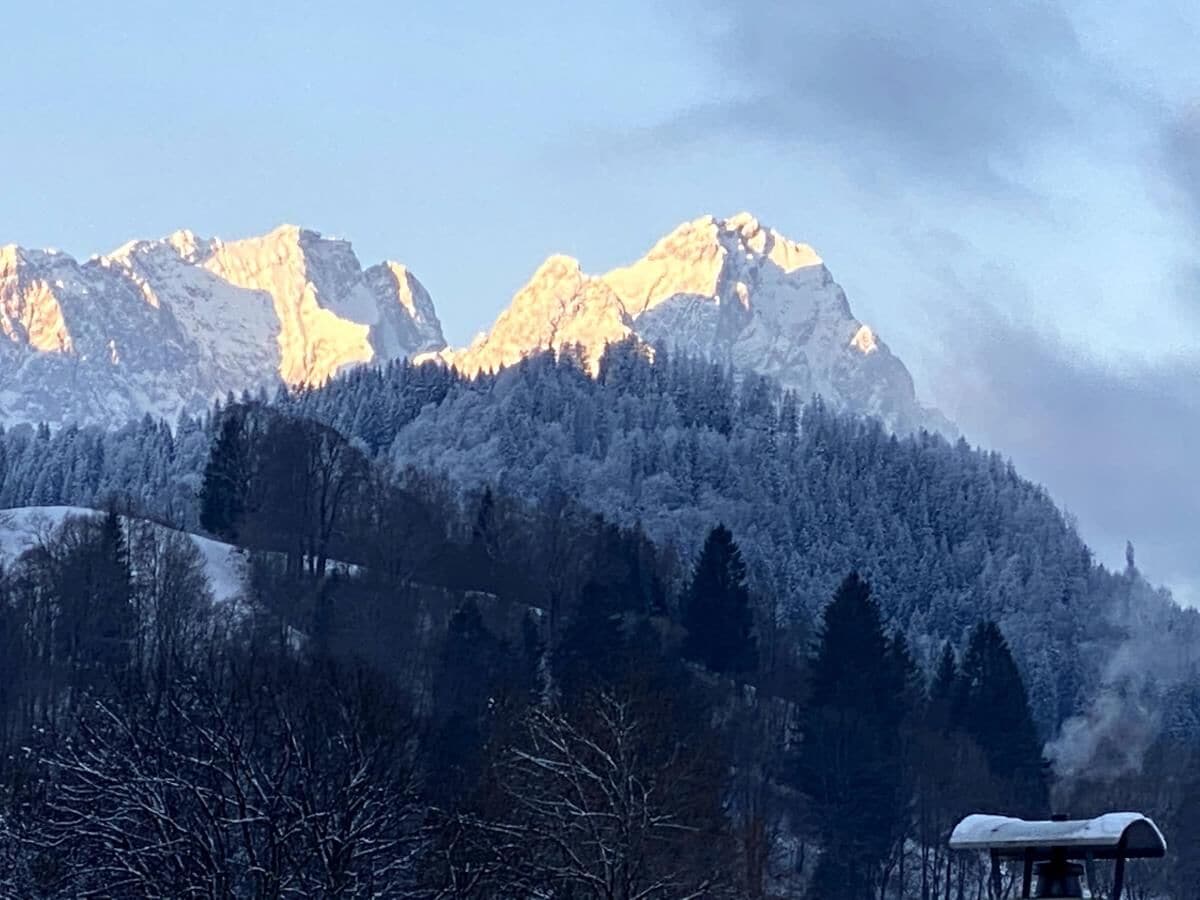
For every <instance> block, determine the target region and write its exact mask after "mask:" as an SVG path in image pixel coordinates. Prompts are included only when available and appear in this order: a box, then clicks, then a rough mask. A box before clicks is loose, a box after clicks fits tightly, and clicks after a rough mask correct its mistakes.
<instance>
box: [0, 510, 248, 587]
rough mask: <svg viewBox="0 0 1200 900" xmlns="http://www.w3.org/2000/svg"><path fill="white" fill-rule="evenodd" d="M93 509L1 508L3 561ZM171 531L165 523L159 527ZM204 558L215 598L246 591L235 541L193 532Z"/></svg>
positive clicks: (0, 559)
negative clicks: (223, 541)
mask: <svg viewBox="0 0 1200 900" xmlns="http://www.w3.org/2000/svg"><path fill="white" fill-rule="evenodd" d="M97 515H100V513H98V512H96V511H95V510H93V509H85V508H83V507H78V506H23V507H20V508H19V509H0V562H2V563H4V564H5V565H10V564H11V563H12V562H13V561H14V560H16V558H17V557H18V556H20V555H21V554H22V553H24V552H25V551H26V550H28V549H29V548H30V547H33V546H34V545H36V543H37V542H38V540H39V539H41V538H44V537H46V536H48V535H49V534H50V532H51V531H53V530H54V529H55V528H57V527H58V526H59V525H61V524H62V523H63V522H64V521H65V520H66V519H67V518H69V517H71V516H97ZM155 527H156V528H161V529H162V531H164V532H165V531H168V530H170V529H167V528H166V527H165V526H155ZM188 537H189V538H191V540H192V543H194V544H195V545H196V549H197V550H199V551H200V556H201V558H202V559H203V561H204V574H205V576H206V577H207V578H208V585H209V589H210V590H211V591H212V595H213V599H214V600H217V601H218V602H224V601H230V600H233V599H235V598H236V597H237V596H238V595H239V594H240V593H241V591H242V569H243V566H244V562H245V558H244V556H243V554H242V552H241V551H240V550H239V549H238V548H237V547H234V546H232V545H231V544H222V543H221V542H219V541H214V540H211V539H209V538H205V537H200V536H199V535H195V534H189V535H188Z"/></svg>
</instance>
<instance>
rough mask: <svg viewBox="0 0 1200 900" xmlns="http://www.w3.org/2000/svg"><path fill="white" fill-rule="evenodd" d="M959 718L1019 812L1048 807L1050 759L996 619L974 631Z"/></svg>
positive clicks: (1024, 813) (1041, 811) (1040, 811)
mask: <svg viewBox="0 0 1200 900" xmlns="http://www.w3.org/2000/svg"><path fill="white" fill-rule="evenodd" d="M959 692H960V693H959V698H958V702H957V704H956V706H957V710H956V712H957V719H958V722H957V724H958V725H959V727H961V728H962V730H963V731H965V732H966V733H967V734H968V735H969V736H970V737H971V738H972V739H973V740H974V741H975V743H976V744H978V745H979V748H980V750H982V751H983V754H984V757H985V758H986V759H987V763H988V767H989V769H990V770H991V772H992V774H993V775H994V776H995V777H996V778H997V779H999V780H1000V782H1001V783H1002V784H1003V786H1004V788H1005V791H1006V793H1007V794H1009V796H1010V798H1011V803H1012V804H1013V806H1012V812H1013V814H1014V815H1021V816H1029V817H1037V816H1039V815H1044V814H1045V813H1046V806H1047V803H1048V792H1047V785H1046V761H1045V759H1044V758H1043V756H1042V745H1041V741H1040V740H1039V739H1038V734H1037V728H1036V727H1035V725H1034V722H1033V715H1032V714H1031V713H1030V710H1029V695H1028V693H1027V692H1026V690H1025V683H1024V682H1023V681H1022V680H1021V673H1020V672H1019V671H1018V670H1017V665H1016V663H1015V662H1014V661H1013V658H1012V653H1011V652H1010V651H1009V649H1008V643H1007V642H1006V641H1005V640H1004V635H1003V634H1001V632H1000V628H999V627H998V626H997V625H996V623H994V622H983V623H981V624H979V625H978V626H976V627H975V630H974V631H973V632H972V633H971V639H970V642H969V643H968V645H967V652H966V653H965V654H964V656H963V662H962V674H961V678H960V681H959Z"/></svg>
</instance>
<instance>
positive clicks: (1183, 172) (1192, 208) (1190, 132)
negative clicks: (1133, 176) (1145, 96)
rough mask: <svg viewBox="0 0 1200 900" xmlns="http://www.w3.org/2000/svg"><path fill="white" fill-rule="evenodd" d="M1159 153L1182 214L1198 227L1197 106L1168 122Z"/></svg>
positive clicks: (1199, 153) (1199, 117)
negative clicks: (1183, 212)
mask: <svg viewBox="0 0 1200 900" xmlns="http://www.w3.org/2000/svg"><path fill="white" fill-rule="evenodd" d="M1160 149H1161V164H1162V171H1163V173H1164V174H1165V175H1166V176H1167V178H1168V181H1169V182H1170V184H1171V185H1172V187H1173V188H1174V189H1175V194H1176V196H1177V197H1178V199H1179V200H1180V201H1181V202H1182V203H1183V204H1184V207H1185V211H1186V212H1187V213H1188V215H1189V216H1190V217H1191V218H1192V219H1193V220H1194V221H1195V222H1196V223H1197V224H1198V225H1200V104H1193V105H1192V106H1190V107H1189V108H1187V109H1185V110H1183V111H1182V112H1180V113H1178V114H1176V115H1175V116H1173V117H1171V118H1170V119H1169V120H1168V121H1167V123H1166V124H1165V126H1164V127H1163V130H1162V142H1161V148H1160Z"/></svg>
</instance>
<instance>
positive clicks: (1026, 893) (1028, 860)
mask: <svg viewBox="0 0 1200 900" xmlns="http://www.w3.org/2000/svg"><path fill="white" fill-rule="evenodd" d="M1021 896H1022V897H1032V896H1033V848H1032V847H1026V848H1025V872H1024V874H1023V875H1022V878H1021Z"/></svg>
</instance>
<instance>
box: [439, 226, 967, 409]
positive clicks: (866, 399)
mask: <svg viewBox="0 0 1200 900" xmlns="http://www.w3.org/2000/svg"><path fill="white" fill-rule="evenodd" d="M629 334H634V335H636V336H637V337H639V338H640V339H642V340H644V341H646V342H648V343H657V342H662V343H665V344H666V345H667V346H669V347H674V348H678V349H682V350H686V351H688V352H692V353H702V354H704V355H706V356H708V357H709V358H712V359H717V360H721V361H724V362H727V363H729V364H732V365H733V366H735V367H737V368H739V369H743V370H752V371H756V372H760V373H762V374H765V375H770V376H772V377H773V378H776V379H778V380H779V381H780V382H781V383H782V384H783V385H784V386H785V387H787V388H791V389H793V390H795V391H797V392H798V393H800V395H801V396H803V397H808V396H809V395H811V394H813V393H819V394H821V395H822V396H824V397H825V398H826V399H827V400H829V401H830V402H832V403H834V404H835V405H838V406H842V407H845V408H848V409H851V410H853V411H856V412H859V413H866V414H870V415H876V416H879V417H880V418H882V419H883V420H884V421H885V422H886V423H887V424H888V425H890V426H891V427H893V428H896V429H898V430H901V431H908V430H912V429H915V428H918V427H922V426H924V427H928V428H935V429H939V430H944V431H952V430H953V426H951V425H950V424H949V423H948V422H947V421H946V420H945V419H944V418H943V417H941V416H940V415H939V414H938V413H936V412H935V411H932V410H928V409H925V408H923V407H922V406H921V405H920V403H919V402H918V401H917V398H916V394H915V390H914V387H913V382H912V377H911V376H910V375H909V373H908V370H907V369H906V368H905V366H904V364H903V363H902V362H901V361H900V360H899V359H898V358H897V357H895V356H893V355H892V353H891V351H890V350H889V349H888V347H887V345H886V344H885V343H884V342H883V341H882V340H881V339H880V338H879V337H878V336H876V335H875V334H874V333H873V332H872V331H871V329H870V328H869V327H868V326H866V325H864V324H863V323H862V322H860V321H858V320H857V319H856V318H855V317H854V315H853V314H852V313H851V311H850V305H849V303H848V302H847V300H846V295H845V294H844V293H843V292H842V289H841V288H840V287H838V285H837V283H836V282H834V280H833V277H832V276H831V275H830V273H829V270H828V269H826V268H825V265H824V263H823V262H822V261H821V258H820V257H819V256H818V255H817V253H816V252H815V251H814V250H813V249H812V248H811V247H808V246H805V245H803V244H798V243H795V242H793V241H790V240H788V239H787V238H785V237H784V236H782V235H781V234H779V233H778V232H776V231H774V230H772V229H770V228H768V227H766V226H764V225H761V224H760V223H759V222H758V221H757V220H756V219H755V218H754V217H753V216H751V215H749V214H748V213H740V214H738V215H736V216H732V217H730V218H728V219H717V218H714V217H712V216H705V217H703V218H700V219H696V220H694V221H691V222H687V223H684V224H683V225H680V226H679V227H678V228H676V229H675V230H674V231H673V232H671V233H670V234H669V235H667V236H666V237H664V238H663V239H662V240H660V241H659V242H658V243H657V244H655V245H654V247H653V248H652V249H651V250H650V252H649V253H647V254H646V256H644V257H643V258H642V259H641V260H639V261H638V262H636V263H634V264H632V265H630V266H626V267H624V268H620V269H616V270H614V271H612V272H609V273H608V274H607V275H603V276H599V277H593V276H588V275H586V274H584V273H583V272H582V270H581V269H580V266H579V263H578V262H576V261H575V260H573V259H570V258H567V257H562V256H556V257H551V259H550V260H548V261H547V262H546V263H545V264H543V265H542V267H541V268H539V269H538V271H537V272H536V273H535V274H534V276H533V278H532V279H531V280H530V282H529V284H528V285H526V286H525V287H524V288H523V289H522V290H521V291H520V292H519V293H518V294H517V295H516V297H515V298H514V299H513V302H512V304H511V305H510V306H509V308H508V309H507V310H505V311H504V312H503V313H502V314H501V315H500V317H499V318H498V319H497V320H496V323H495V325H494V326H493V328H492V330H491V331H490V332H489V333H488V334H486V335H482V336H481V337H479V338H477V339H476V341H475V342H474V343H473V344H472V345H471V346H470V347H468V348H466V349H464V350H459V351H444V352H443V353H442V354H440V355H441V357H442V358H443V359H446V360H448V361H449V362H452V363H453V364H454V365H456V366H457V367H459V368H460V369H461V370H464V371H466V372H469V373H471V372H477V371H488V370H494V369H497V368H499V367H501V366H504V365H511V364H512V363H514V362H517V361H518V360H519V359H521V357H523V356H525V355H528V354H529V353H532V352H535V351H538V350H544V349H555V350H557V349H559V348H561V347H563V346H565V345H568V344H573V343H579V344H582V345H583V346H584V348H585V350H586V351H587V353H588V356H589V360H590V362H591V364H592V365H593V366H595V364H596V361H597V360H598V358H599V356H600V355H601V354H602V353H603V350H604V345H605V344H606V343H609V342H611V341H614V340H619V339H621V338H623V337H625V336H627V335H629Z"/></svg>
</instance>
